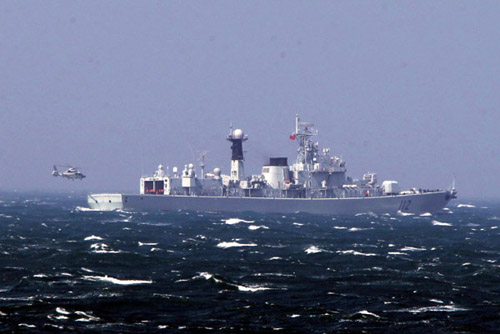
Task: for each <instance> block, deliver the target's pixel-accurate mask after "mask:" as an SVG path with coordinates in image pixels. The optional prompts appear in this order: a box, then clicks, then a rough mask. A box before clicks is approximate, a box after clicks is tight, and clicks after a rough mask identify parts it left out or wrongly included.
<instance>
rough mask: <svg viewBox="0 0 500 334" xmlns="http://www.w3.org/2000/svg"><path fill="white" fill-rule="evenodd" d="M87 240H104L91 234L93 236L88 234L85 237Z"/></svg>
mask: <svg viewBox="0 0 500 334" xmlns="http://www.w3.org/2000/svg"><path fill="white" fill-rule="evenodd" d="M83 240H85V241H88V240H102V238H101V237H99V236H97V235H91V236H88V237H85V239H83Z"/></svg>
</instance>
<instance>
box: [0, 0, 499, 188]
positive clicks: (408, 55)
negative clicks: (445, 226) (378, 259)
mask: <svg viewBox="0 0 500 334" xmlns="http://www.w3.org/2000/svg"><path fill="white" fill-rule="evenodd" d="M499 18H500V2H498V1H481V2H477V1H457V0H453V1H434V0H433V1H351V0H349V1H209V2H207V1H198V2H194V1H161V2H153V1H149V2H145V1H80V2H76V1H29V2H20V1H19V2H18V1H2V2H0V156H1V163H0V190H13V189H17V190H21V191H29V190H76V189H81V190H84V191H96V192H100V191H120V190H123V191H134V192H137V191H138V187H139V177H140V176H141V174H142V173H151V172H153V171H154V170H155V169H156V166H157V165H158V163H163V164H164V165H168V166H170V167H172V166H183V165H184V164H185V163H188V162H194V161H195V160H196V158H197V153H196V152H197V151H202V150H208V151H209V153H208V155H207V160H206V164H207V168H209V169H212V168H214V167H221V168H222V170H223V172H225V173H228V170H229V167H230V163H229V159H230V149H229V146H230V144H229V143H228V142H226V140H225V136H226V135H227V133H228V126H229V122H230V121H232V122H233V124H234V126H235V127H240V128H242V129H243V130H244V131H245V133H246V134H248V135H249V138H250V139H249V140H248V141H247V142H246V143H245V144H246V145H245V146H244V149H245V150H246V151H247V153H246V171H247V174H250V173H253V174H258V173H260V166H261V165H262V164H263V163H264V162H266V159H267V158H269V157H270V156H283V155H286V156H288V157H289V159H290V160H294V159H295V150H296V143H295V142H293V141H291V140H289V138H288V137H289V135H290V133H291V132H292V131H293V129H294V117H295V114H296V113H299V114H300V116H301V118H302V119H303V120H305V121H310V122H313V123H315V124H316V126H317V128H318V129H319V131H320V134H319V136H318V138H317V139H318V141H319V142H320V145H321V146H322V147H330V148H331V149H332V152H333V153H334V154H336V155H338V156H342V157H343V158H344V159H345V160H346V161H347V168H348V174H349V175H351V176H353V177H361V176H362V174H363V173H364V172H367V171H374V172H377V173H378V176H379V181H382V180H384V179H389V180H393V179H395V180H398V181H399V182H400V184H401V185H402V187H403V188H409V187H422V188H446V187H448V186H449V185H450V183H451V181H452V178H453V175H455V176H456V180H457V188H458V191H459V195H461V196H465V197H497V198H498V197H499V195H498V191H497V187H498V185H499V181H498V180H499V178H498V173H499V172H500V168H499V166H500V134H499V130H498V129H499V126H500V110H499V106H500V94H499V88H500V85H499V83H500V61H499V59H500V24H499ZM55 163H59V164H61V163H70V164H74V165H76V166H78V167H81V168H82V171H83V172H84V173H86V174H87V175H88V177H87V179H85V180H84V181H82V182H80V181H75V182H71V181H68V180H62V179H60V178H57V179H56V178H53V177H51V176H50V173H51V171H52V165H53V164H55Z"/></svg>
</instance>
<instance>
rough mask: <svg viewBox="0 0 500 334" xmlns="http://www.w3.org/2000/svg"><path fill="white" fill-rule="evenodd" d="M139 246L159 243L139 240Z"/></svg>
mask: <svg viewBox="0 0 500 334" xmlns="http://www.w3.org/2000/svg"><path fill="white" fill-rule="evenodd" d="M138 244H139V246H156V245H158V243H157V242H140V241H139V242H138Z"/></svg>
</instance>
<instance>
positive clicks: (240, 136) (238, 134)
mask: <svg viewBox="0 0 500 334" xmlns="http://www.w3.org/2000/svg"><path fill="white" fill-rule="evenodd" d="M233 138H234V139H243V130H241V129H236V130H234V131H233Z"/></svg>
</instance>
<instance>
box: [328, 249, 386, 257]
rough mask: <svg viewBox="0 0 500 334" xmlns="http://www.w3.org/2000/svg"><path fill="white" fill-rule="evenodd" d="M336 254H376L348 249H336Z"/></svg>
mask: <svg viewBox="0 0 500 334" xmlns="http://www.w3.org/2000/svg"><path fill="white" fill-rule="evenodd" d="M337 254H342V255H344V254H347V255H361V256H377V254H375V253H362V252H357V251H355V250H352V249H349V250H343V251H337Z"/></svg>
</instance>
